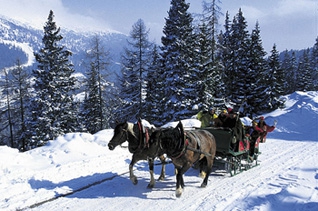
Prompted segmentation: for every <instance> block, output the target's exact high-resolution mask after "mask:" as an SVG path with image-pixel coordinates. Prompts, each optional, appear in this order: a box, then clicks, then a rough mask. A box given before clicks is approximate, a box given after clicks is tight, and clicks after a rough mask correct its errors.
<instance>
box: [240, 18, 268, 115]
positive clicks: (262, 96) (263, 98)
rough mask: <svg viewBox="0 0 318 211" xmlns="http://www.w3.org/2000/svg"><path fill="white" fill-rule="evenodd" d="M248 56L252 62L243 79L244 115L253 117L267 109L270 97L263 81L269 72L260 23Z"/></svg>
mask: <svg viewBox="0 0 318 211" xmlns="http://www.w3.org/2000/svg"><path fill="white" fill-rule="evenodd" d="M248 54H249V60H250V61H249V65H248V66H249V68H248V70H247V73H246V74H245V77H242V78H241V79H243V80H242V81H241V83H245V84H244V86H243V90H245V91H244V92H245V93H244V96H245V100H246V102H245V103H244V105H245V108H244V109H245V110H244V113H243V115H248V116H250V117H253V115H254V114H258V113H259V112H261V111H262V110H264V109H265V108H266V102H267V101H268V97H269V96H268V95H267V90H268V89H267V86H266V84H265V83H264V80H263V78H264V77H265V73H266V70H267V62H266V60H265V55H266V52H265V50H264V48H263V45H262V40H261V36H260V28H259V24H258V22H256V25H255V28H254V29H253V30H252V34H251V46H250V49H249V52H248ZM238 80H240V79H238Z"/></svg>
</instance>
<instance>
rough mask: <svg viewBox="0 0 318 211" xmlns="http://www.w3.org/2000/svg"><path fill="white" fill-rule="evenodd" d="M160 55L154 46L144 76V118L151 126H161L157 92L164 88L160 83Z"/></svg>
mask: <svg viewBox="0 0 318 211" xmlns="http://www.w3.org/2000/svg"><path fill="white" fill-rule="evenodd" d="M159 61H160V54H159V49H158V46H157V45H154V47H153V50H152V55H151V62H150V65H149V69H148V71H147V76H146V80H147V83H146V102H145V106H144V108H145V112H144V117H145V119H146V120H148V121H149V122H150V123H151V124H153V125H156V126H161V122H160V121H159V119H158V113H159V110H160V108H159V106H160V99H162V97H160V96H162V93H160V92H159V91H160V90H161V89H160V88H161V87H162V86H164V85H163V84H164V81H160V79H161V77H160V74H161V72H160V71H161V70H162V69H161V68H160V62H159Z"/></svg>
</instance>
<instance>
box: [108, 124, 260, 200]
mask: <svg viewBox="0 0 318 211" xmlns="http://www.w3.org/2000/svg"><path fill="white" fill-rule="evenodd" d="M238 120H239V119H238ZM235 125H238V126H240V127H234V128H226V127H222V128H221V127H218V128H213V127H209V128H186V129H184V128H183V125H182V123H181V122H179V123H178V125H177V126H176V127H171V128H146V127H144V126H143V125H142V122H141V120H139V121H138V122H137V123H136V124H133V123H129V122H125V123H121V124H118V125H117V126H116V127H115V129H114V135H113V137H112V139H111V140H110V142H109V144H108V146H109V149H110V150H113V149H114V148H115V147H116V146H118V145H120V144H122V143H123V142H125V141H128V148H129V151H130V152H131V153H133V157H132V161H131V163H130V165H129V172H130V179H131V180H132V182H133V184H137V178H136V176H135V175H134V174H133V166H134V164H135V163H136V162H137V161H139V160H148V163H149V170H150V183H149V185H148V188H152V187H154V185H155V180H154V176H153V168H154V159H155V158H156V157H159V158H160V160H161V162H162V170H161V174H160V177H159V180H163V179H164V177H165V164H166V161H165V160H164V154H165V155H167V156H168V157H169V158H170V159H171V161H172V163H173V164H174V166H175V169H176V180H177V181H176V196H177V197H180V196H181V194H182V190H183V187H184V181H183V174H184V173H185V172H186V171H187V170H188V169H189V168H190V167H191V166H193V167H194V166H197V167H198V168H200V175H201V177H203V182H202V184H201V187H205V186H206V185H207V182H208V177H209V175H210V173H211V171H212V167H213V163H216V164H217V166H220V164H224V165H223V166H224V167H225V170H226V172H229V173H230V174H231V175H232V176H233V175H235V174H237V173H239V172H241V171H243V170H247V169H249V168H251V167H252V166H255V165H257V164H258V160H257V157H258V155H259V154H260V152H259V150H258V146H259V138H258V139H257V140H256V141H255V149H254V158H253V160H252V159H251V157H250V156H249V155H250V152H249V150H250V149H251V145H250V138H251V137H249V136H248V135H245V134H246V133H245V130H243V129H242V123H241V122H240V121H237V122H236V123H235ZM253 163H254V164H253Z"/></svg>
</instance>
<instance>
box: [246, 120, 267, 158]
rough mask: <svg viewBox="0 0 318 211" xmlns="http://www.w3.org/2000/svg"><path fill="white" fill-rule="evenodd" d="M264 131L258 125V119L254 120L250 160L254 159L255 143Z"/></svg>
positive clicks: (251, 132) (251, 133)
mask: <svg viewBox="0 0 318 211" xmlns="http://www.w3.org/2000/svg"><path fill="white" fill-rule="evenodd" d="M263 132H264V131H263V130H262V129H261V128H260V127H258V123H257V122H256V121H253V122H252V128H251V131H250V137H251V139H250V154H249V155H250V160H251V161H253V160H254V151H255V143H256V140H257V139H258V137H259V136H260V135H261V134H262V133H263Z"/></svg>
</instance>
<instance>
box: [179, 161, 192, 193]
mask: <svg viewBox="0 0 318 211" xmlns="http://www.w3.org/2000/svg"><path fill="white" fill-rule="evenodd" d="M190 166H191V165H189V164H186V165H185V166H183V167H182V168H181V169H180V168H178V169H177V168H176V169H177V171H178V173H177V175H176V178H177V184H176V197H178V198H179V197H180V196H181V194H182V192H183V189H184V180H183V174H184V173H185V172H186V171H187V170H188V169H189V168H190Z"/></svg>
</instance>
